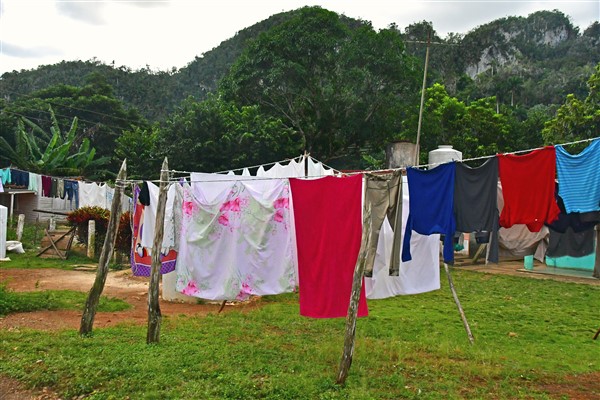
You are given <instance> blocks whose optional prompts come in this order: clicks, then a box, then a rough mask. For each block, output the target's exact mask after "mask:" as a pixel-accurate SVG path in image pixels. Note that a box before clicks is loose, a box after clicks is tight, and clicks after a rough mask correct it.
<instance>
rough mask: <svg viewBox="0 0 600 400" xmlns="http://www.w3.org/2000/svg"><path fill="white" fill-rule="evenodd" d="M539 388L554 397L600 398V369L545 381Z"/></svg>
mask: <svg viewBox="0 0 600 400" xmlns="http://www.w3.org/2000/svg"><path fill="white" fill-rule="evenodd" d="M538 388H539V389H540V390H541V391H543V392H545V393H547V394H548V396H550V397H551V398H553V399H570V400H588V399H600V371H597V372H592V373H589V374H582V375H574V376H567V377H564V378H563V379H561V381H560V382H553V383H544V384H542V385H540V386H538Z"/></svg>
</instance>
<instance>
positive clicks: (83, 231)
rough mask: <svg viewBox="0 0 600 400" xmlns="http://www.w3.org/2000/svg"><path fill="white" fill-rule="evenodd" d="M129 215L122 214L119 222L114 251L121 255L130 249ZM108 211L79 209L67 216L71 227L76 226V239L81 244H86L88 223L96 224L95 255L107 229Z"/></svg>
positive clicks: (93, 208) (96, 208)
mask: <svg viewBox="0 0 600 400" xmlns="http://www.w3.org/2000/svg"><path fill="white" fill-rule="evenodd" d="M130 218H131V214H130V213H129V212H126V213H123V214H122V215H121V218H120V220H119V227H118V229H119V230H118V232H117V241H116V249H117V251H119V252H122V253H126V254H127V253H129V249H130V248H131V224H130V223H129V220H130ZM109 219H110V211H108V210H106V209H104V208H102V207H81V208H78V209H77V210H75V211H72V212H70V213H69V214H68V215H67V220H68V221H69V223H70V224H71V225H74V226H77V237H78V240H79V241H80V242H82V243H85V244H87V239H88V223H89V221H91V220H94V221H95V222H96V249H95V250H96V254H98V250H100V249H101V248H102V246H103V245H104V238H105V237H106V231H107V229H108V220H109Z"/></svg>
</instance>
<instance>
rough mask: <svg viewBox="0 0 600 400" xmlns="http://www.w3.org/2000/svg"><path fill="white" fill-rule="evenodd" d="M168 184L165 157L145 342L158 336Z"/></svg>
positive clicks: (149, 341) (159, 193)
mask: <svg viewBox="0 0 600 400" xmlns="http://www.w3.org/2000/svg"><path fill="white" fill-rule="evenodd" d="M168 185H169V163H168V161H167V157H165V159H164V161H163V164H162V169H161V171H160V190H159V192H158V205H157V209H156V222H155V223H154V242H153V243H152V269H151V272H150V288H149V289H148V334H147V335H146V343H147V344H150V343H158V342H159V338H160V321H161V319H162V315H161V313H160V304H159V302H158V283H159V282H158V281H159V279H160V276H159V272H160V264H161V261H160V249H161V247H162V241H163V235H164V231H165V226H164V222H165V209H166V206H167V189H168Z"/></svg>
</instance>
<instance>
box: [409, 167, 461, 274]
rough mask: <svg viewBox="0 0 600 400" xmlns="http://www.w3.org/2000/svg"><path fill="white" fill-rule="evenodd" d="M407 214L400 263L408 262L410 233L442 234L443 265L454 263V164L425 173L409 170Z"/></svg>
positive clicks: (414, 169)
mask: <svg viewBox="0 0 600 400" xmlns="http://www.w3.org/2000/svg"><path fill="white" fill-rule="evenodd" d="M407 175H408V191H409V214H408V221H407V222H406V230H405V232H404V243H403V246H402V261H410V260H411V259H412V257H411V255H410V237H411V235H412V231H415V232H418V233H420V234H421V235H431V234H434V233H441V234H444V262H445V263H447V264H453V263H454V241H453V239H454V231H455V230H456V221H455V219H454V213H453V210H454V177H455V176H456V163H454V162H450V163H447V164H442V165H440V166H437V167H435V168H433V169H430V170H427V171H421V170H419V169H416V168H409V169H408V170H407Z"/></svg>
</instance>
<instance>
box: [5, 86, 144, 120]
mask: <svg viewBox="0 0 600 400" xmlns="http://www.w3.org/2000/svg"><path fill="white" fill-rule="evenodd" d="M7 93H12V94H14V95H17V96H19V97H18V98H17V99H16V100H22V99H25V100H35V99H38V100H42V101H44V102H46V103H48V104H53V105H55V106H59V107H64V108H70V109H73V110H78V111H83V112H87V113H91V114H97V115H101V116H104V117H107V118H111V119H118V120H122V121H125V122H128V123H132V124H133V123H136V122H138V121H134V120H132V119H129V118H124V117H118V116H113V115H110V114H105V113H102V112H99V111H93V110H88V109H85V108H79V107H73V106H69V105H66V104H60V103H57V102H53V101H51V100H50V99H45V98H41V97H36V96H33V95H31V94H23V93H19V92H14V91H7ZM16 100H15V101H16ZM23 108H27V107H23ZM40 111H42V110H40ZM56 115H59V114H56ZM63 117H64V116H63ZM67 118H69V117H67ZM81 120H82V121H86V120H83V119H81ZM86 122H91V121H86Z"/></svg>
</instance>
